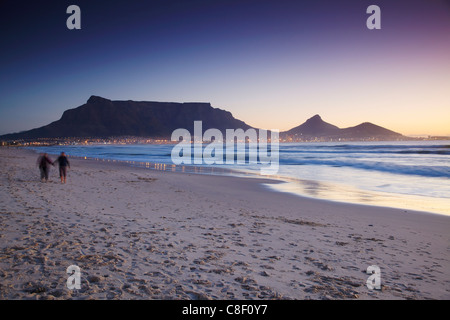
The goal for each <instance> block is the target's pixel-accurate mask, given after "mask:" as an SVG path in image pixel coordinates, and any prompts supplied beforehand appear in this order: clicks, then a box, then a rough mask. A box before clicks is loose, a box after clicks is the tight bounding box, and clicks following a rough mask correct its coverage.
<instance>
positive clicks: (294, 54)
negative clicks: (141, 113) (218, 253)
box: [0, 0, 450, 135]
mask: <svg viewBox="0 0 450 320" xmlns="http://www.w3.org/2000/svg"><path fill="white" fill-rule="evenodd" d="M73 4H75V5H78V6H79V7H80V9H81V29H80V30H76V29H75V30H69V29H68V28H67V26H66V21H67V19H68V18H69V17H70V14H67V13H66V10H67V7H68V6H69V5H73ZM373 4H375V5H378V6H379V7H380V10H381V19H380V21H381V29H375V30H369V29H368V28H367V26H366V21H367V19H368V18H369V17H370V14H367V13H366V9H367V8H368V6H370V5H373ZM0 26H1V28H0V48H1V50H0V134H6V133H12V132H19V131H23V130H29V129H32V128H36V127H40V126H43V125H46V124H49V123H50V122H53V121H56V120H58V119H59V118H60V117H61V115H62V113H63V112H64V111H65V110H67V109H71V108H75V107H78V106H80V105H82V104H84V103H86V101H87V100H88V99H89V97H90V96H91V95H97V96H102V97H105V98H108V99H111V100H135V101H170V102H210V103H211V105H212V106H213V107H216V108H221V109H225V110H228V111H230V112H231V113H232V114H233V116H234V117H236V118H238V119H240V120H242V121H245V122H246V123H247V124H249V125H251V126H254V127H257V128H266V129H279V130H280V131H284V130H288V129H291V128H293V127H295V126H298V125H300V124H301V123H303V122H304V121H305V120H306V119H308V118H310V117H312V116H314V115H315V114H320V115H321V116H322V119H324V120H325V121H327V122H330V123H332V124H334V125H337V126H338V127H341V128H343V127H349V126H355V125H358V124H360V123H362V122H372V123H375V124H378V125H380V126H383V127H386V128H388V129H391V130H394V131H396V132H400V133H402V134H405V135H450V58H449V57H450V0H370V1H365V0H352V1H349V0H339V1H335V0H326V1H323V0H306V1H299V0H178V1H174V0H159V1H153V0H148V1H142V0H139V1H137V0H127V1H122V0H120V1H97V0H89V1H86V0H71V1H65V0H54V1H48V0H42V1H20V0H14V1H12V0H2V1H1V2H0Z"/></svg>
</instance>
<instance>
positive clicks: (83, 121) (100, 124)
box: [0, 96, 404, 141]
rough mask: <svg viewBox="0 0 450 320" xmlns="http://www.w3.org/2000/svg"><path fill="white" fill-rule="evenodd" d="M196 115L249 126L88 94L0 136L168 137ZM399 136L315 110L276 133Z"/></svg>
mask: <svg viewBox="0 0 450 320" xmlns="http://www.w3.org/2000/svg"><path fill="white" fill-rule="evenodd" d="M198 120H201V121H202V125H203V131H205V130H206V129H209V128H216V129H219V130H221V131H223V132H225V129H238V128H241V129H244V130H247V129H249V128H252V127H251V126H249V125H248V124H246V123H245V122H243V121H241V120H238V119H235V118H234V117H233V115H232V114H231V113H230V112H228V111H225V110H221V109H218V108H213V107H212V106H211V104H209V103H196V102H192V103H174V102H146V101H131V100H128V101H111V100H108V99H105V98H102V97H98V96H91V97H90V98H89V100H88V101H87V103H86V104H83V105H82V106H80V107H78V108H75V109H69V110H66V111H65V112H64V113H63V115H62V117H61V119H59V120H57V121H55V122H52V123H50V124H48V125H46V126H43V127H40V128H36V129H32V130H28V131H23V132H19V133H12V134H7V135H3V136H0V139H1V140H3V141H8V140H21V139H23V140H33V139H38V138H49V139H54V138H69V137H73V138H80V137H90V138H108V137H118V136H136V137H153V138H170V136H171V134H172V132H173V131H174V130H175V129H178V128H185V129H187V130H189V131H190V132H191V133H193V125H194V121H198ZM402 137H403V136H402V135H401V134H399V133H396V132H393V131H391V130H388V129H385V128H382V127H379V126H377V125H374V124H372V123H368V122H365V123H362V124H360V125H358V126H355V127H350V128H345V129H340V128H338V127H336V126H334V125H332V124H329V123H327V122H325V121H323V120H322V118H321V117H320V116H319V115H315V116H314V117H312V118H310V119H308V120H307V121H306V122H305V123H303V124H302V125H300V126H298V127H295V128H293V129H291V130H288V131H285V132H281V133H280V138H282V139H291V140H293V141H308V140H314V139H321V140H324V139H325V140H326V139H333V140H334V139H347V140H366V139H378V140H391V139H393V140H397V139H402ZM403 138H404V137H403Z"/></svg>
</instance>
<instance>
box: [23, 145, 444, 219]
mask: <svg viewBox="0 0 450 320" xmlns="http://www.w3.org/2000/svg"><path fill="white" fill-rule="evenodd" d="M174 146H175V145H172V144H166V145H151V144H136V145H111V144H105V145H73V146H49V147H32V148H30V149H33V150H35V151H37V152H47V153H48V154H53V155H57V154H59V153H60V152H61V151H64V152H65V153H66V154H68V155H69V156H73V157H80V158H86V159H98V160H102V161H124V162H127V163H129V164H130V165H134V166H144V167H147V168H149V169H157V170H171V171H184V172H192V173H201V174H226V175H235V176H255V177H260V174H259V172H260V171H259V169H260V166H258V165H257V164H248V163H247V164H243V165H237V164H231V165H196V166H195V167H193V166H183V165H178V166H175V165H174V164H173V162H172V159H171V151H172V148H173V147H174ZM268 177H272V178H275V179H279V180H281V181H283V183H279V184H266V187H267V188H271V189H273V190H276V191H280V192H290V193H294V194H298V195H301V196H306V197H312V198H318V199H325V200H331V201H338V202H349V203H356V204H368V205H375V206H388V207H395V208H402V209H405V210H417V211H426V212H431V213H438V214H445V215H450V142H449V141H407V142H405V141H401V142H351V143H350V142H342V143H324V142H321V143H281V144H280V145H279V171H278V173H277V175H276V176H268ZM265 178H267V176H265Z"/></svg>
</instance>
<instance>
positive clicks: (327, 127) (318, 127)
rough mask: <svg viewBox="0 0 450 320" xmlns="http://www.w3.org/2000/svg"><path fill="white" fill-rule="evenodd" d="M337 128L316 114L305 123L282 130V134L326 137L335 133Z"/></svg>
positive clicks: (337, 130)
mask: <svg viewBox="0 0 450 320" xmlns="http://www.w3.org/2000/svg"><path fill="white" fill-rule="evenodd" d="M339 130H340V129H339V128H338V127H336V126H334V125H332V124H329V123H328V122H325V121H323V120H322V118H321V117H320V116H319V115H318V114H316V115H315V116H314V117H312V118H309V119H308V120H306V122H305V123H303V124H301V125H299V126H298V127H295V128H292V129H291V130H289V131H286V132H284V134H286V135H289V136H295V135H297V136H311V137H328V136H333V135H336V134H337V133H338V132H339Z"/></svg>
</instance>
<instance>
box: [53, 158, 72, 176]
mask: <svg viewBox="0 0 450 320" xmlns="http://www.w3.org/2000/svg"><path fill="white" fill-rule="evenodd" d="M55 162H58V164H59V177H60V178H61V183H66V176H67V167H69V168H70V163H69V160H68V159H67V156H66V154H65V153H64V152H61V155H60V156H59V157H58V159H56V161H55ZM55 162H54V163H53V165H54V164H55Z"/></svg>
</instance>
